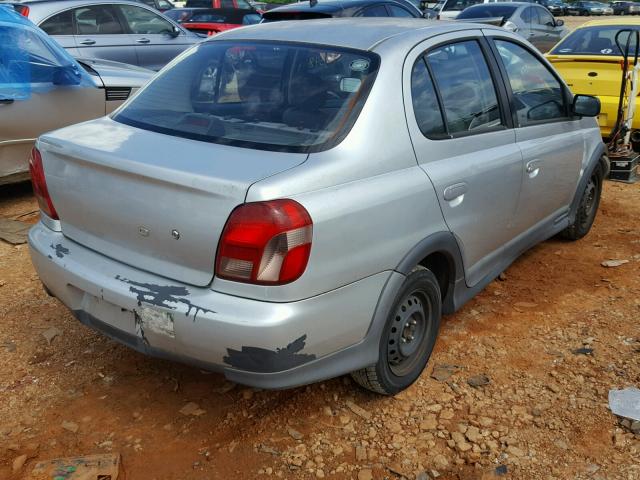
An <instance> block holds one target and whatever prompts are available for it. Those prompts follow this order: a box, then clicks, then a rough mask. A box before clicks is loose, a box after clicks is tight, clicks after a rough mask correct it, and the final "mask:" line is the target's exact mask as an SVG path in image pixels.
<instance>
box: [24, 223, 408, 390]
mask: <svg viewBox="0 0 640 480" xmlns="http://www.w3.org/2000/svg"><path fill="white" fill-rule="evenodd" d="M29 246H30V250H31V257H32V261H33V264H34V266H35V268H36V270H37V272H38V274H39V276H40V278H41V280H42V282H43V283H44V285H45V287H46V288H47V289H48V290H49V291H50V292H51V293H52V294H53V295H55V296H56V297H57V298H58V299H59V300H60V301H62V303H64V304H65V305H66V306H67V307H68V308H70V309H71V310H72V311H73V312H74V314H75V316H76V317H77V318H78V319H79V320H80V321H81V322H82V323H84V324H85V325H88V326H90V327H92V328H94V329H96V330H98V331H101V332H102V333H104V334H106V335H107V336H109V337H111V338H113V339H115V340H117V341H119V342H121V343H123V344H126V345H128V346H129V347H131V348H134V349H136V350H138V351H141V352H143V353H146V354H149V355H153V356H157V357H162V358H168V359H174V360H177V361H181V362H184V363H188V364H192V365H195V366H198V367H200V368H204V369H208V370H214V371H222V372H223V373H224V374H225V376H226V377H227V378H229V379H231V380H233V381H237V382H240V383H244V384H248V385H253V386H259V387H262V388H287V387H292V386H295V385H301V384H305V383H311V382H314V381H318V380H321V379H325V378H329V377H333V376H336V375H340V374H343V373H347V372H349V371H351V370H354V369H357V368H361V367H363V366H366V365H369V364H371V363H373V362H375V360H376V358H377V356H376V355H377V340H376V339H367V338H366V337H367V332H368V331H369V330H370V326H371V322H372V318H373V317H374V313H375V311H376V305H377V304H378V300H379V298H380V295H381V292H382V291H383V290H384V287H385V285H386V284H387V283H388V281H389V280H390V277H392V276H398V275H399V274H392V273H391V272H382V273H379V274H376V275H373V276H371V277H367V278H365V279H362V280H360V281H358V282H355V283H352V284H350V285H347V286H344V287H341V288H338V289H336V290H332V291H330V292H327V293H325V294H322V295H318V296H315V297H311V298H308V299H304V300H300V301H297V302H289V303H273V302H265V301H258V300H252V299H246V298H240V297H235V296H231V295H227V294H224V293H221V292H216V291H213V290H211V289H209V288H206V287H205V288H198V287H193V286H190V285H185V284H180V283H179V282H175V281H172V280H168V279H166V278H163V277H159V276H156V275H153V274H150V273H148V272H144V271H141V270H138V269H135V268H132V267H129V266H127V265H125V264H122V263H120V262H117V261H114V260H112V259H110V258H107V257H105V256H103V255H101V254H99V253H96V252H94V251H92V250H89V249H87V248H85V247H83V246H81V245H79V244H77V243H75V242H73V241H71V240H69V239H68V238H66V237H64V236H63V235H62V233H60V232H55V231H53V230H50V229H49V228H47V227H46V226H44V225H43V224H42V223H39V224H37V225H36V226H34V227H33V228H32V229H31V231H30V232H29ZM365 340H367V341H365ZM365 346H366V347H367V348H366V349H365V348H364V347H365ZM365 350H366V351H365Z"/></svg>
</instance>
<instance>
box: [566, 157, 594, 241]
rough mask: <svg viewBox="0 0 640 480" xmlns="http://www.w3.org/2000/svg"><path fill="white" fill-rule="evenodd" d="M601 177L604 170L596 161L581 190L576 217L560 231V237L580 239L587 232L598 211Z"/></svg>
mask: <svg viewBox="0 0 640 480" xmlns="http://www.w3.org/2000/svg"><path fill="white" fill-rule="evenodd" d="M603 179H604V172H603V171H602V166H601V165H600V164H599V163H598V165H596V168H595V169H594V170H593V172H592V173H591V177H590V178H589V181H588V182H587V185H586V186H585V187H584V190H583V191H582V194H581V196H580V201H579V203H578V211H577V212H576V218H575V219H574V221H573V223H572V224H571V225H569V226H568V227H567V228H566V229H565V230H563V231H562V232H561V233H560V236H561V237H562V238H565V239H567V240H580V239H581V238H582V237H584V236H585V235H586V234H587V233H589V230H591V226H592V225H593V222H594V220H595V219H596V214H597V213H598V206H599V205H600V197H601V196H602V181H603Z"/></svg>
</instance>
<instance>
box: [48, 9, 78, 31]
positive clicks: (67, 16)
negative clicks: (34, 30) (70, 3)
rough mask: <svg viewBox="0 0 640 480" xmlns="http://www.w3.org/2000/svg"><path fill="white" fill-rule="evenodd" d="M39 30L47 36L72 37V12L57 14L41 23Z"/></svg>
mask: <svg viewBox="0 0 640 480" xmlns="http://www.w3.org/2000/svg"><path fill="white" fill-rule="evenodd" d="M40 28H41V29H42V30H44V31H45V32H47V33H48V34H49V35H73V34H74V31H73V12H72V11H71V10H67V11H66V12H62V13H58V14H57V15H54V16H53V17H51V18H49V19H47V20H45V21H44V22H42V23H41V24H40Z"/></svg>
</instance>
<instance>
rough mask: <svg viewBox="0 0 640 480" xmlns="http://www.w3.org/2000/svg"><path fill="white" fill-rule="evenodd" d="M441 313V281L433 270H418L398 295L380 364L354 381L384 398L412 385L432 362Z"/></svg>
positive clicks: (384, 336)
mask: <svg viewBox="0 0 640 480" xmlns="http://www.w3.org/2000/svg"><path fill="white" fill-rule="evenodd" d="M441 312H442V300H441V296H440V286H439V284H438V280H437V279H436V277H435V275H434V274H433V273H431V271H430V270H427V269H426V268H424V267H417V268H416V269H414V271H413V272H411V273H410V274H409V276H408V277H407V278H406V280H405V282H404V284H403V285H402V288H401V289H400V292H399V293H398V295H397V296H396V300H395V302H394V307H393V309H392V310H391V313H390V315H389V317H388V318H387V322H386V324H385V327H384V331H383V333H382V338H381V339H380V347H379V348H380V351H379V355H378V362H377V363H376V364H375V365H371V366H369V367H366V368H363V369H361V370H358V371H356V372H353V373H352V374H351V376H352V377H353V379H354V380H355V381H356V382H357V383H359V384H360V385H362V386H363V387H364V388H367V389H369V390H372V391H374V392H377V393H381V394H383V395H394V394H396V393H398V392H400V391H402V390H404V389H405V388H407V387H408V386H410V385H411V384H412V383H413V382H415V381H416V379H417V378H418V377H419V376H420V374H421V373H422V371H423V370H424V367H425V366H426V364H427V362H428V361H429V357H430V356H431V352H432V351H433V346H434V345H435V342H436V338H437V336H438V329H439V328H440V317H441V315H442V313H441Z"/></svg>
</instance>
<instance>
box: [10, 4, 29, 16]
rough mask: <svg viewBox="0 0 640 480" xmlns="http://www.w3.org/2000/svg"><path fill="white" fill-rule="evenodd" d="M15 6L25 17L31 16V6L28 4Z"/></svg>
mask: <svg viewBox="0 0 640 480" xmlns="http://www.w3.org/2000/svg"><path fill="white" fill-rule="evenodd" d="M13 8H14V9H15V10H16V11H17V12H18V13H19V14H20V15H22V16H23V17H28V16H29V7H28V6H27V5H14V6H13Z"/></svg>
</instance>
